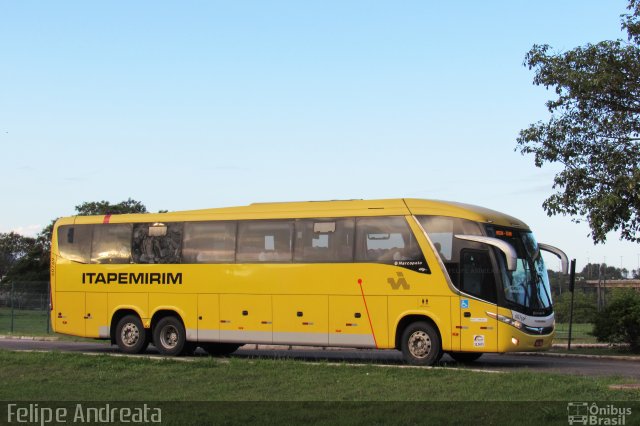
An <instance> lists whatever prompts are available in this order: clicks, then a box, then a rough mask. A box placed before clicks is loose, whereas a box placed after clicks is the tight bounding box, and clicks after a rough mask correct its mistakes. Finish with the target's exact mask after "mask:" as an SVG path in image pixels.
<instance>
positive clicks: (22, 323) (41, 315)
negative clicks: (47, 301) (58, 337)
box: [0, 308, 52, 336]
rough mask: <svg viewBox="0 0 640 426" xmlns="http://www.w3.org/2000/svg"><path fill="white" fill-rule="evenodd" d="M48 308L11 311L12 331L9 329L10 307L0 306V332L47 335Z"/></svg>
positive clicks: (48, 332) (48, 331) (48, 330)
mask: <svg viewBox="0 0 640 426" xmlns="http://www.w3.org/2000/svg"><path fill="white" fill-rule="evenodd" d="M48 315H49V311H48V310H24V309H15V310H14V311H13V331H12V330H11V322H12V321H11V317H12V311H11V308H0V334H3V333H5V334H16V335H28V336H34V335H49V334H52V333H50V328H49V329H47V318H48Z"/></svg>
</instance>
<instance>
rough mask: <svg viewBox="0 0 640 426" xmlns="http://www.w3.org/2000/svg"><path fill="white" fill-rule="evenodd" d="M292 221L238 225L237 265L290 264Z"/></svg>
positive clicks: (260, 221)
mask: <svg viewBox="0 0 640 426" xmlns="http://www.w3.org/2000/svg"><path fill="white" fill-rule="evenodd" d="M292 237H293V221H290V220H255V221H254V220H250V221H241V222H239V223H238V251H237V256H236V261H237V262H239V263H255V262H291V260H292V246H293V240H292Z"/></svg>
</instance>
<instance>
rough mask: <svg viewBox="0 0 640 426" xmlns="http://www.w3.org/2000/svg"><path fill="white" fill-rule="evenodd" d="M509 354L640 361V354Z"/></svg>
mask: <svg viewBox="0 0 640 426" xmlns="http://www.w3.org/2000/svg"><path fill="white" fill-rule="evenodd" d="M509 355H529V356H546V357H557V358H585V359H605V360H611V361H636V362H640V356H626V355H620V356H616V355H587V354H559V353H554V352H509Z"/></svg>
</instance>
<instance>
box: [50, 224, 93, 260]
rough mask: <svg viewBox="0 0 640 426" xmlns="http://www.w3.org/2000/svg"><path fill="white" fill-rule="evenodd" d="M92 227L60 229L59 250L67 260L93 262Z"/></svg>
mask: <svg viewBox="0 0 640 426" xmlns="http://www.w3.org/2000/svg"><path fill="white" fill-rule="evenodd" d="M92 230H93V226H92V225H73V226H69V225H64V226H60V227H59V228H58V250H59V252H60V256H62V257H63V258H65V259H68V260H71V261H74V262H78V263H89V262H90V261H91V234H92Z"/></svg>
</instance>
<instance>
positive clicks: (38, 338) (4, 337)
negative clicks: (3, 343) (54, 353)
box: [0, 334, 60, 342]
mask: <svg viewBox="0 0 640 426" xmlns="http://www.w3.org/2000/svg"><path fill="white" fill-rule="evenodd" d="M0 340H32V341H35V342H56V341H58V340H60V338H59V337H56V336H51V337H49V336H11V335H5V334H0Z"/></svg>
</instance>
